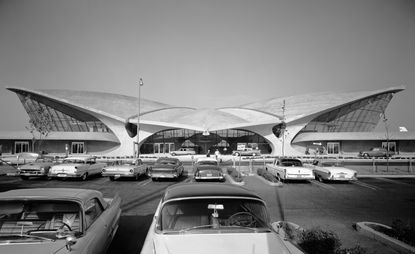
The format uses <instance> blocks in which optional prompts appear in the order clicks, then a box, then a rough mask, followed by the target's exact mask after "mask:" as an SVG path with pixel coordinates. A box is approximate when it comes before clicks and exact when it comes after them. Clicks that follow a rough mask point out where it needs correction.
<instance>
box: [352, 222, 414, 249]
mask: <svg viewBox="0 0 415 254" xmlns="http://www.w3.org/2000/svg"><path fill="white" fill-rule="evenodd" d="M366 224H374V225H378V226H381V227H385V228H388V229H390V228H391V227H389V226H387V225H383V224H380V223H376V222H368V221H363V222H357V223H356V230H357V231H359V232H361V233H362V234H364V235H366V236H368V237H370V238H372V239H375V240H377V241H379V242H382V243H383V244H385V245H387V246H389V247H391V248H392V249H394V250H396V251H398V252H401V253H415V247H412V246H410V245H409V244H406V243H404V242H402V241H399V240H398V239H395V238H393V237H390V236H388V235H385V234H383V233H381V232H378V231H376V230H374V229H372V228H370V227H368V226H367V225H366Z"/></svg>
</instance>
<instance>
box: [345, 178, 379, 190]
mask: <svg viewBox="0 0 415 254" xmlns="http://www.w3.org/2000/svg"><path fill="white" fill-rule="evenodd" d="M351 183H353V184H356V185H359V186H361V187H365V188H369V189H372V190H379V189H380V188H379V187H376V186H374V185H371V184H367V183H363V182H361V181H359V180H357V181H351Z"/></svg>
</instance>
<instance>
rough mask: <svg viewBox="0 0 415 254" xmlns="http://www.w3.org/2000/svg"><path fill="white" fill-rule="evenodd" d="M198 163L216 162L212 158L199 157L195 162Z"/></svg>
mask: <svg viewBox="0 0 415 254" xmlns="http://www.w3.org/2000/svg"><path fill="white" fill-rule="evenodd" d="M199 161H214V162H218V161H217V160H216V159H215V158H213V157H200V158H197V160H196V162H199Z"/></svg>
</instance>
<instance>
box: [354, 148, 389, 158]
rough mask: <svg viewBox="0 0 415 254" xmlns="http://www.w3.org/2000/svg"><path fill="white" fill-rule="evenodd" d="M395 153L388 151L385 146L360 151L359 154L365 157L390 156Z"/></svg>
mask: <svg viewBox="0 0 415 254" xmlns="http://www.w3.org/2000/svg"><path fill="white" fill-rule="evenodd" d="M392 155H395V152H394V151H388V150H386V148H383V147H373V148H371V149H370V150H367V151H360V152H359V156H360V157H364V158H371V157H390V156H392Z"/></svg>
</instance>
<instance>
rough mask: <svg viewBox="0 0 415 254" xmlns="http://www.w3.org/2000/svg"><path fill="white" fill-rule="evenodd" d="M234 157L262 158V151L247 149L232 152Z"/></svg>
mask: <svg viewBox="0 0 415 254" xmlns="http://www.w3.org/2000/svg"><path fill="white" fill-rule="evenodd" d="M232 155H233V156H260V155H261V150H259V149H253V148H249V147H247V148H244V149H241V150H234V151H232Z"/></svg>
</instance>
